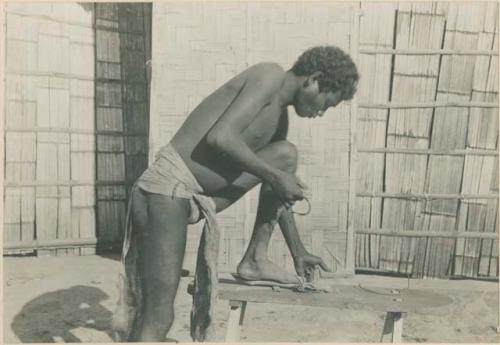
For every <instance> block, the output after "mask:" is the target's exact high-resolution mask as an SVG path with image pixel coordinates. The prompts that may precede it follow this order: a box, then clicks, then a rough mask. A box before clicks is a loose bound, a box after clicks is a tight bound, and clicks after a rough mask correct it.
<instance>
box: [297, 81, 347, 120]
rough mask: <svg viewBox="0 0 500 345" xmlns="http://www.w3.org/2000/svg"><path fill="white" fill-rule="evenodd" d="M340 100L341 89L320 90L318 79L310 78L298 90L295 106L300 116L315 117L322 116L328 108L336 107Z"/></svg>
mask: <svg viewBox="0 0 500 345" xmlns="http://www.w3.org/2000/svg"><path fill="white" fill-rule="evenodd" d="M340 102H342V97H341V92H340V91H337V92H335V93H333V92H331V91H329V92H326V91H325V90H324V91H322V92H320V91H319V85H318V81H317V80H315V79H313V78H309V79H307V81H306V83H305V85H302V86H301V88H300V90H299V91H298V93H297V95H296V97H295V100H294V103H293V106H294V108H295V112H296V113H297V115H299V116H300V117H309V118H314V117H317V116H322V115H323V114H324V112H325V111H326V110H327V109H328V108H330V107H336V106H337V105H338V104H339V103H340Z"/></svg>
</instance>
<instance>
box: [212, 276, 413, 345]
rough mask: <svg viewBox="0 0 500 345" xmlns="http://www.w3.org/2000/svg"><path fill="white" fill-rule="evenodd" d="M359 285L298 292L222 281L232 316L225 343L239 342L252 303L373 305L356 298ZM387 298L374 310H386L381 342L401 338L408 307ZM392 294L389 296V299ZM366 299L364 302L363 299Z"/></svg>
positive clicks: (221, 288) (222, 294)
mask: <svg viewBox="0 0 500 345" xmlns="http://www.w3.org/2000/svg"><path fill="white" fill-rule="evenodd" d="M354 289H356V287H352V286H339V287H336V288H334V289H333V291H332V293H299V292H294V291H291V290H288V289H280V291H273V290H272V289H271V288H263V287H255V286H251V287H249V286H241V285H234V284H220V286H219V299H221V300H228V301H229V308H230V309H229V318H228V321H227V329H226V337H225V341H226V342H238V341H239V340H240V333H241V327H242V325H243V322H244V319H245V309H246V307H247V304H248V303H249V302H251V303H278V304H287V305H296V306H308V307H323V308H336V309H342V308H346V307H349V306H351V307H356V306H358V307H359V306H360V305H361V304H363V306H364V307H367V305H370V304H372V305H371V306H372V307H373V303H370V302H369V301H367V300H368V299H369V298H368V296H366V297H365V298H363V296H361V299H360V298H359V297H360V296H359V295H358V296H357V297H355V298H353V290H354ZM369 297H371V298H372V299H373V298H377V299H378V298H380V296H373V295H370V296H369ZM383 297H386V298H382V299H384V300H385V301H378V302H377V303H376V305H375V308H373V309H375V310H378V311H383V312H385V322H384V327H383V330H382V336H381V339H380V340H381V341H385V340H386V339H387V338H389V339H390V341H392V342H393V343H399V342H401V341H402V335H403V321H404V317H405V316H406V314H407V312H408V311H407V310H406V309H405V308H404V306H403V305H401V303H399V302H397V301H395V300H394V298H393V297H392V296H383ZM387 297H389V298H387ZM362 301H363V302H362ZM384 303H385V304H386V307H385V308H384V307H383V305H382V304H384Z"/></svg>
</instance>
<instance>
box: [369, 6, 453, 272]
mask: <svg viewBox="0 0 500 345" xmlns="http://www.w3.org/2000/svg"><path fill="white" fill-rule="evenodd" d="M436 14H437V13H436V10H435V6H434V4H432V3H425V4H424V3H420V4H410V3H407V4H405V3H400V4H399V9H398V13H397V18H396V33H395V48H396V49H439V48H441V43H442V36H443V30H444V23H445V18H444V17H443V16H440V15H436ZM438 71H439V57H438V56H425V55H424V56H399V55H398V56H396V57H395V58H394V68H393V74H392V90H391V98H390V100H391V101H393V102H405V101H408V99H412V100H415V101H420V102H425V101H431V100H434V97H435V93H436V86H437V79H438ZM432 112H433V111H432V109H391V110H390V111H389V118H388V125H387V133H386V136H387V139H386V146H387V147H389V148H417V149H422V148H427V147H428V145H429V132H430V123H431V118H432ZM385 164H386V166H385V176H384V185H385V191H386V192H389V193H405V192H410V193H418V192H422V191H423V188H424V180H425V172H426V165H427V157H426V156H421V155H412V154H399V153H387V154H386V161H385ZM382 207H383V211H382V227H384V228H398V227H400V228H405V229H414V228H415V225H416V223H417V221H418V219H417V214H418V213H419V212H420V207H421V204H420V203H419V202H418V201H413V200H397V199H387V198H386V199H384V200H383V206H382ZM412 242H413V240H412V239H401V238H394V237H392V238H391V237H389V238H384V237H383V238H382V239H381V242H380V249H379V251H380V252H381V253H384V254H383V255H382V254H381V255H380V268H382V269H388V270H394V271H402V272H405V273H406V272H411V270H412V269H413V267H412V265H413V262H414V257H413V255H414V253H413V250H412V246H413V243H412Z"/></svg>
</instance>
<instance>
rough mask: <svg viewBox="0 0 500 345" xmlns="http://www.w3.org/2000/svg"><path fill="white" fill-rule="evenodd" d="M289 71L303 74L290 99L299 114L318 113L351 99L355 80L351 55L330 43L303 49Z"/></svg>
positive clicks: (355, 75) (314, 115)
mask: <svg viewBox="0 0 500 345" xmlns="http://www.w3.org/2000/svg"><path fill="white" fill-rule="evenodd" d="M292 72H293V74H295V76H297V77H304V78H301V79H303V80H304V81H303V83H302V85H300V86H299V90H298V91H297V94H296V96H295V99H294V107H295V111H296V112H297V114H298V115H299V116H302V117H316V116H321V115H322V114H323V112H325V111H326V110H327V109H328V108H329V107H335V106H336V105H338V104H339V103H340V102H342V101H344V100H350V99H352V97H353V96H354V94H355V93H356V86H357V83H358V80H359V75H358V71H357V69H356V65H355V64H354V62H353V61H352V59H351V57H350V56H349V55H348V54H346V53H344V52H343V51H342V50H341V49H340V48H337V47H334V46H322V47H314V48H310V49H308V50H306V51H305V52H304V53H303V54H302V55H300V56H299V58H298V59H297V62H295V64H294V65H293V67H292Z"/></svg>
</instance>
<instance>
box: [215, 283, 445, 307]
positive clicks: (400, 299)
mask: <svg viewBox="0 0 500 345" xmlns="http://www.w3.org/2000/svg"><path fill="white" fill-rule="evenodd" d="M218 290H219V291H218V294H219V298H220V299H223V300H237V301H246V302H254V303H279V304H289V305H301V306H310V307H326V308H338V309H343V308H346V309H366V308H368V309H371V310H374V311H381V312H388V311H398V312H418V311H424V310H425V309H428V308H436V307H443V306H446V305H448V304H450V303H451V302H452V299H451V298H450V297H448V296H445V295H441V294H438V293H435V292H433V291H430V290H423V289H420V290H417V289H392V290H391V289H388V288H377V287H364V286H362V285H352V286H350V285H331V292H329V293H321V292H314V293H312V292H308V293H301V292H295V291H293V290H290V289H283V288H282V289H281V290H280V291H273V289H272V288H270V287H261V286H246V285H240V284H237V283H236V284H235V283H220V284H219V288H218Z"/></svg>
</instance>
